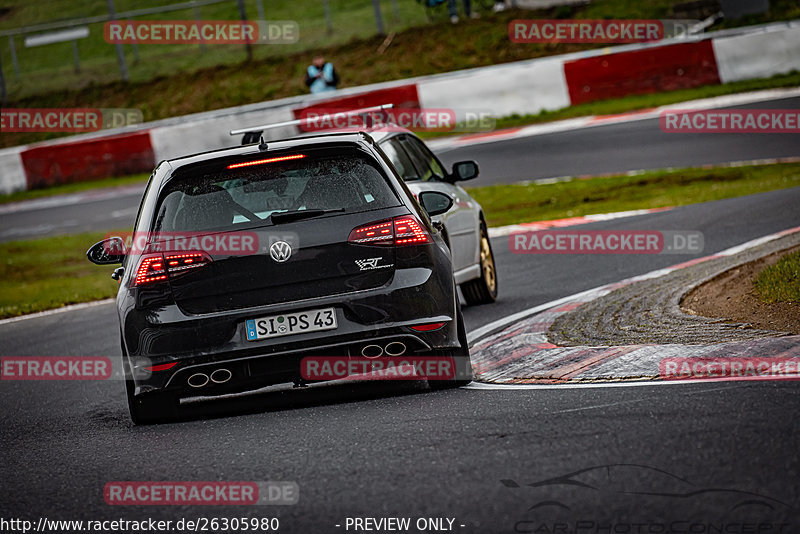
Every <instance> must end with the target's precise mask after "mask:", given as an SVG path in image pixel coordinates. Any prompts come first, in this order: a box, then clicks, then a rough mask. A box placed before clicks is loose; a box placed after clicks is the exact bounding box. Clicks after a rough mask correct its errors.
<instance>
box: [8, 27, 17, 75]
mask: <svg viewBox="0 0 800 534" xmlns="http://www.w3.org/2000/svg"><path fill="white" fill-rule="evenodd" d="M8 47H9V48H10V49H11V64H12V65H13V66H14V76H16V78H17V81H19V61H18V60H17V47H16V45H15V44H14V36H13V35H9V36H8Z"/></svg>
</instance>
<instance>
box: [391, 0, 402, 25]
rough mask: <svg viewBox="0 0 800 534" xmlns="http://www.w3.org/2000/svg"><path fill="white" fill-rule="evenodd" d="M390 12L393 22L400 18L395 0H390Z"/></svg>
mask: <svg viewBox="0 0 800 534" xmlns="http://www.w3.org/2000/svg"><path fill="white" fill-rule="evenodd" d="M392 14H393V15H394V21H395V22H397V21H399V20H400V9H399V8H398V7H397V0H392Z"/></svg>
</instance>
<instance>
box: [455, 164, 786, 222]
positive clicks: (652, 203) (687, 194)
mask: <svg viewBox="0 0 800 534" xmlns="http://www.w3.org/2000/svg"><path fill="white" fill-rule="evenodd" d="M796 186H800V164H796V163H790V164H781V165H761V166H746V167H736V168H718V169H708V170H706V169H684V170H676V171H657V172H647V173H643V174H640V175H637V176H616V177H610V178H592V179H588V180H573V181H570V182H558V183H554V184H546V185H536V184H529V185H523V184H512V185H495V186H488V187H477V188H468V192H469V193H470V194H471V195H472V196H473V197H474V198H475V200H477V201H478V202H479V203H480V204H481V206H482V207H483V210H484V214H485V216H486V221H487V223H488V224H489V226H503V225H507V224H516V223H521V222H530V221H540V220H550V219H560V218H565V217H578V216H582V215H589V214H593V213H610V212H616V211H627V210H634V209H645V208H663V207H668V206H682V205H685V204H694V203H697V202H708V201H712V200H720V199H723V198H731V197H737V196H742V195H750V194H753V193H761V192H764V191H772V190H775V189H785V188H789V187H796Z"/></svg>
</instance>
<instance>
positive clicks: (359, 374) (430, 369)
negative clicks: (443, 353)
mask: <svg viewBox="0 0 800 534" xmlns="http://www.w3.org/2000/svg"><path fill="white" fill-rule="evenodd" d="M300 375H301V376H302V377H303V379H304V380H311V381H315V380H345V379H349V380H422V379H427V380H453V379H454V378H455V377H456V369H455V364H454V362H453V359H452V358H447V357H439V356H391V357H385V356H380V357H375V358H371V357H368V356H308V357H305V358H303V359H302V361H301V362H300Z"/></svg>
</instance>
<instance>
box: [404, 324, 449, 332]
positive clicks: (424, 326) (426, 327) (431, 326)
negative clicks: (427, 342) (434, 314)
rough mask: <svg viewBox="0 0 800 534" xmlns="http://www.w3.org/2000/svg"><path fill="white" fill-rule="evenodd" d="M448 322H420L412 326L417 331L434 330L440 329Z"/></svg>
mask: <svg viewBox="0 0 800 534" xmlns="http://www.w3.org/2000/svg"><path fill="white" fill-rule="evenodd" d="M446 324H447V323H430V324H418V325H415V326H412V327H411V329H412V330H416V331H417V332H432V331H434V330H439V329H440V328H441V327H443V326H444V325H446Z"/></svg>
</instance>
